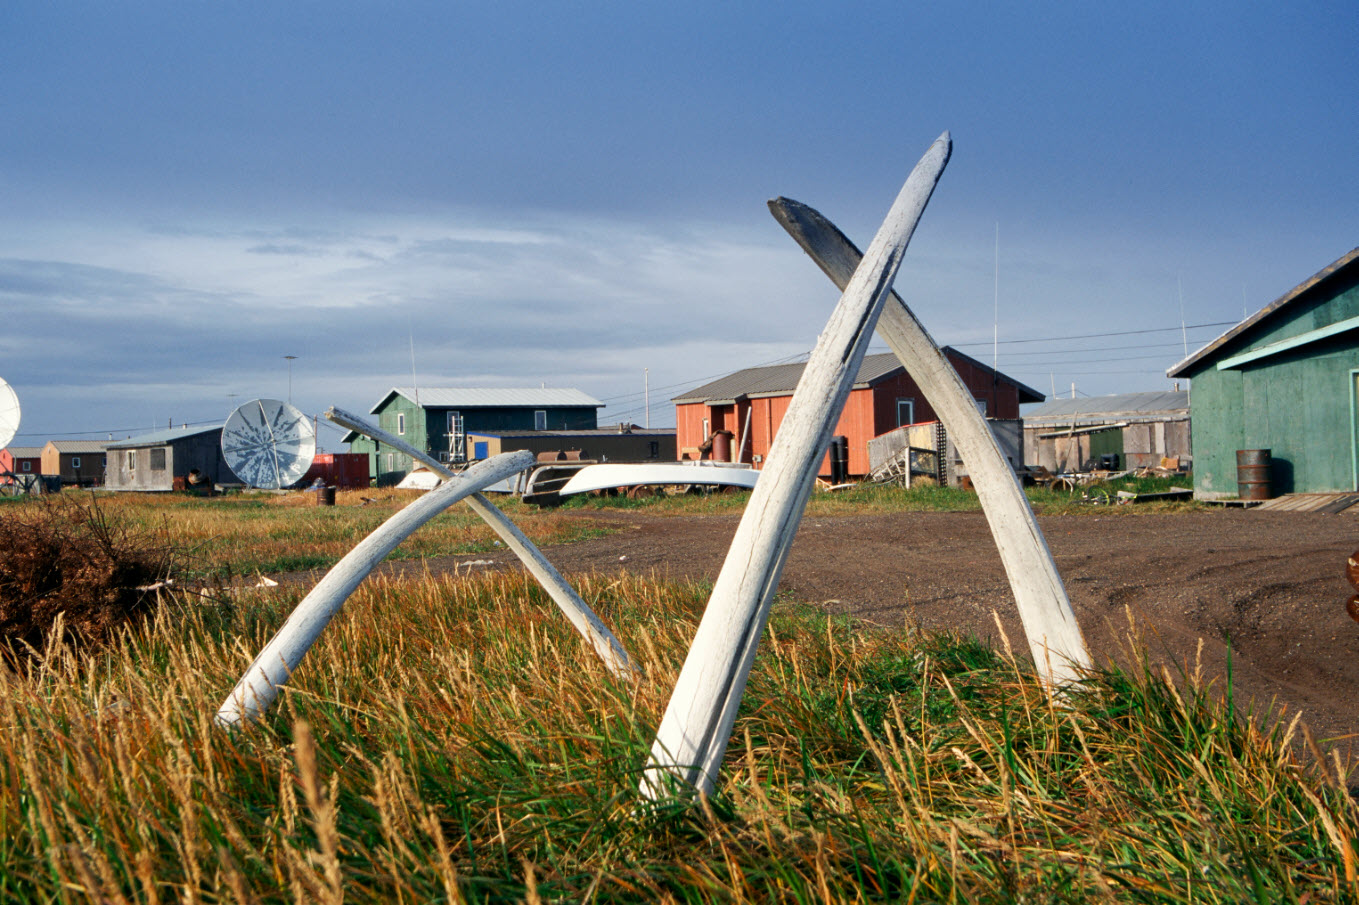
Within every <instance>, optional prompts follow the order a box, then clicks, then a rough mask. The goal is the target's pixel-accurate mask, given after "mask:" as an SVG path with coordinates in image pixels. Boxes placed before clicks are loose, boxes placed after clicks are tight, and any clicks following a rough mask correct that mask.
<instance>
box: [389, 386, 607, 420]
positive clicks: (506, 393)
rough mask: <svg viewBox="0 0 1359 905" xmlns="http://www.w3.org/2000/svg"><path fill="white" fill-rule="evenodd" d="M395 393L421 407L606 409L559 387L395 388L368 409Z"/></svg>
mask: <svg viewBox="0 0 1359 905" xmlns="http://www.w3.org/2000/svg"><path fill="white" fill-rule="evenodd" d="M393 394H397V395H401V396H404V397H406V398H407V399H409V400H410V401H411V402H415V400H416V399H419V400H420V407H421V408H450V409H461V408H469V409H470V408H538V409H542V408H603V407H604V403H602V402H600V401H599V400H598V399H595V398H594V397H593V396H589V395H587V394H585V393H582V392H581V391H580V390H573V389H564V388H556V387H514V388H490V387H419V388H416V387H392V388H391V389H390V390H388V391H387V394H386V395H385V396H383V397H382V399H381V400H379V402H378V404H377V405H375V406H373V407H372V408H371V409H369V410H368V411H369V413H370V414H374V415H376V414H377V413H378V412H379V411H380V410H381V409H382V406H384V405H386V403H387V400H389V399H391V398H392V395H393Z"/></svg>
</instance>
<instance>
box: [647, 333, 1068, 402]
mask: <svg viewBox="0 0 1359 905" xmlns="http://www.w3.org/2000/svg"><path fill="white" fill-rule="evenodd" d="M940 351H942V352H943V353H944V354H945V355H947V356H948V357H950V358H959V359H962V360H963V361H966V362H968V363H969V364H972V365H974V366H976V367H978V368H981V369H982V370H985V371H990V370H991V368H990V367H988V366H987V365H984V364H982V363H981V362H979V361H977V360H976V359H975V358H972V357H970V356H967V355H964V354H963V353H962V352H959V351H958V350H957V349H955V348H953V347H952V346H945V347H944V348H943V349H941V350H940ZM806 367H807V363H806V362H798V363H796V364H790V365H770V366H768V367H763V368H746V369H745V370H744V371H737V372H736V373H734V374H728V375H727V376H726V377H722V378H719V379H717V380H714V381H713V382H712V383H705V384H704V385H703V386H701V387H696V388H695V389H692V390H690V391H689V392H687V393H684V394H683V395H680V396H676V397H674V398H673V399H671V400H670V401H671V402H674V403H676V404H680V405H682V404H684V403H692V402H705V403H710V404H712V403H724V402H725V403H728V404H729V403H731V402H734V401H735V400H736V399H737V398H739V397H742V396H744V397H746V398H759V397H761V396H786V395H788V394H789V393H791V392H793V390H795V389H797V382H798V380H800V379H801V378H802V372H803V370H804V369H805V368H806ZM902 370H904V368H903V367H902V365H901V362H900V361H899V360H898V359H897V356H896V353H894V352H880V353H878V354H876V355H865V356H864V360H863V363H862V364H861V365H859V373H858V374H856V375H854V384H853V387H854V389H856V390H857V389H862V388H864V387H869V386H872V385H873V384H875V383H877V382H878V381H880V380H882V379H883V378H885V377H890V376H891V375H893V374H896V373H897V372H899V371H902ZM997 376H998V377H999V378H1000V379H1001V380H1004V381H1005V382H1006V383H1010V384H1014V385H1015V386H1017V387H1018V388H1019V391H1020V402H1025V401H1036V400H1041V399H1042V398H1043V394H1042V393H1040V392H1038V391H1037V390H1034V389H1031V388H1030V387H1026V386H1025V385H1024V384H1022V383H1020V382H1019V381H1017V380H1015V379H1014V378H1012V377H1006V376H1005V375H1004V374H999V373H998V374H997ZM1026 393H1027V394H1029V395H1031V396H1032V397H1033V400H1025V399H1024V398H1023V397H1024V395H1025V394H1026Z"/></svg>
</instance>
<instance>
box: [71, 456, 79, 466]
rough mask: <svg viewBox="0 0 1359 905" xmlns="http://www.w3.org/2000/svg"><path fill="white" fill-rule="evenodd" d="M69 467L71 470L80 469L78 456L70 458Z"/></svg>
mask: <svg viewBox="0 0 1359 905" xmlns="http://www.w3.org/2000/svg"><path fill="white" fill-rule="evenodd" d="M71 467H72V468H79V467H80V456H71Z"/></svg>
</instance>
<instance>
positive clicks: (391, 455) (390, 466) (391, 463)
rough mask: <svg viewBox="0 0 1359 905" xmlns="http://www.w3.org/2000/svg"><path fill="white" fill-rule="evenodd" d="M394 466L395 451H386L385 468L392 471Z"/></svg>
mask: <svg viewBox="0 0 1359 905" xmlns="http://www.w3.org/2000/svg"><path fill="white" fill-rule="evenodd" d="M395 467H396V453H387V470H388V471H392V470H393V469H395Z"/></svg>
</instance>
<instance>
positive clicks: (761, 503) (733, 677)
mask: <svg viewBox="0 0 1359 905" xmlns="http://www.w3.org/2000/svg"><path fill="white" fill-rule="evenodd" d="M951 149H952V140H951V139H950V137H949V135H948V133H947V132H945V133H944V134H943V135H941V136H940V137H939V138H938V139H937V140H936V141H935V142H934V144H933V145H931V146H930V149H929V150H928V151H926V152H925V156H924V157H922V158H921V159H920V162H919V163H918V164H916V166H915V168H914V169H913V170H912V171H911V174H910V176H909V177H908V178H907V180H906V184H905V185H904V186H903V187H902V189H901V192H900V194H899V195H898V196H897V199H896V201H895V202H894V203H893V205H892V208H891V210H890V211H888V214H887V218H886V219H885V220H884V221H883V224H882V227H881V228H880V229H879V230H878V234H877V236H875V237H874V239H873V244H872V245H870V246H869V247H868V252H867V254H865V255H864V258H863V262H862V263H861V264H860V266H859V267H858V269H857V270H855V272H854V277H853V279H851V280H850V282H849V285H848V286H847V287H846V289H845V291H844V294H843V295H841V297H840V302H839V304H837V305H836V307H835V310H834V311H833V312H832V313H831V316H830V320H829V321H828V322H827V324H826V328H825V330H823V331H822V333H821V336H820V338H818V340H817V343H816V348H815V349H813V350H812V354H811V357H810V358H809V359H808V361H807V365H806V367H805V368H804V369H803V372H802V378H801V379H800V380H799V381H798V385H797V389H796V390H795V391H794V393H793V398H792V400H791V401H790V402H789V404H788V411H787V414H785V415H784V418H783V421H782V423H781V424H780V426H779V432H778V435H777V436H776V437H775V440H774V443H773V445H772V447H771V448H770V451H769V455H768V456H767V457H766V459H765V466H764V469H763V472H764V473H763V474H762V475H761V477H760V480H759V482H758V483H757V484H756V485H755V489H754V490H753V491H752V492H751V496H750V502H748V503H747V504H746V509H745V512H744V513H743V515H742V517H741V522H740V524H739V525H738V527H737V529H736V535H735V537H734V538H733V539H732V543H731V548H730V550H728V552H727V558H726V561H725V562H724V563H723V565H722V570H721V572H720V573H719V574H718V577H717V581H716V583H715V584H714V585H713V592H712V596H711V597H710V598H709V600H708V606H707V609H706V610H705V611H704V614H703V619H702V620H701V621H700V622H699V626H698V631H697V632H696V633H695V635H694V640H693V643H692V644H691V645H690V648H689V654H688V656H687V657H686V659H685V661H684V666H683V668H682V669H681V670H680V675H679V679H678V680H677V681H676V683H675V689H674V691H673V692H672V693H671V695H670V702H669V704H668V705H667V706H666V710H665V715H664V716H663V717H662V719H661V725H660V727H659V729H658V730H657V732H656V739H655V741H654V743H653V744H652V748H651V756H650V760H649V762H648V764H647V767H646V772H645V773H644V775H643V778H642V783H641V790H640V791H641V793H642V794H643V795H644V796H646V797H648V798H659V797H663V796H666V795H670V794H692V793H693V792H698V793H699V794H704V795H706V794H710V793H711V792H712V790H713V788H714V785H715V783H716V780H717V775H718V772H719V770H720V768H721V764H722V756H723V754H724V753H725V752H726V749H727V743H728V741H729V739H730V737H731V729H732V725H733V724H734V722H735V720H736V711H737V708H738V707H739V706H740V703H741V695H742V693H743V692H744V691H745V685H746V679H747V678H748V677H749V675H750V667H751V664H752V663H753V661H754V659H755V651H756V648H757V647H758V646H759V641H760V636H761V635H762V634H763V632H764V626H765V623H766V621H767V619H768V616H769V606H770V604H771V602H772V601H773V598H774V591H775V590H776V588H777V587H778V583H779V576H780V574H781V573H782V571H783V565H784V562H785V561H786V560H787V557H788V551H789V548H790V547H791V546H792V542H793V536H794V534H796V533H797V527H798V523H799V522H800V521H801V520H802V510H803V507H804V506H805V505H806V502H807V497H808V495H809V494H810V493H811V488H812V484H813V482H814V481H815V478H816V472H817V464H818V462H819V461H820V459H821V456H822V455H823V454H824V453H825V449H826V445H827V443H828V442H829V441H830V434H831V431H832V430H833V429H834V427H835V422H836V419H837V418H838V417H839V414H840V410H841V409H842V408H843V407H844V403H845V399H846V397H847V396H848V395H849V389H850V385H851V384H852V383H853V380H854V377H855V374H856V373H857V372H858V370H859V365H860V364H861V363H862V361H863V357H864V353H865V351H866V350H867V348H868V343H869V341H870V340H871V339H872V337H873V328H874V326H875V325H876V323H877V320H878V316H879V314H880V313H881V311H882V308H883V304H884V302H885V301H886V299H887V293H888V290H889V289H890V288H891V284H892V278H893V277H894V276H895V274H896V271H897V268H898V267H899V266H900V264H901V259H902V256H903V255H904V254H905V251H906V246H907V244H908V243H909V242H910V239H911V235H912V233H913V232H914V231H915V227H916V224H917V223H918V222H919V220H920V215H921V214H922V213H923V212H924V210H925V205H926V204H927V203H928V202H929V199H930V195H931V194H932V193H933V191H934V187H935V185H936V184H937V183H938V181H939V176H940V175H941V174H942V173H943V170H944V166H945V165H946V164H947V163H948V158H949V154H950V152H951Z"/></svg>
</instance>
